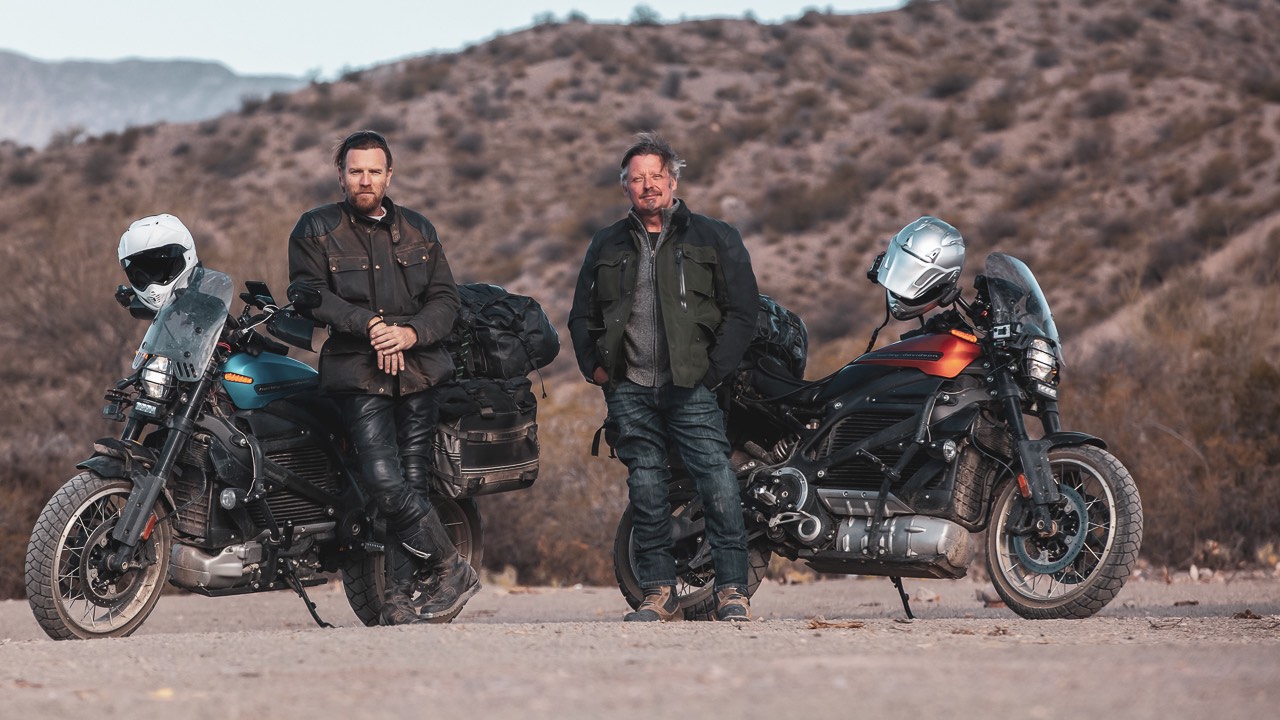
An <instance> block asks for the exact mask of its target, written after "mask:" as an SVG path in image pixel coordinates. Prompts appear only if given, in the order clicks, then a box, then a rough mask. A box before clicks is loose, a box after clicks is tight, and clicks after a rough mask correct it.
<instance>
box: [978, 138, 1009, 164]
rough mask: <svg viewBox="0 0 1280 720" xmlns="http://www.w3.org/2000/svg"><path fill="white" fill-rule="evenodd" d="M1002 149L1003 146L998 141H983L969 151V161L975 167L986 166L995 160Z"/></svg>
mask: <svg viewBox="0 0 1280 720" xmlns="http://www.w3.org/2000/svg"><path fill="white" fill-rule="evenodd" d="M1003 151H1004V146H1003V145H1001V144H1000V143H999V142H989V143H983V144H982V145H979V146H978V147H976V148H974V149H973V152H971V153H969V162H971V163H973V164H974V165H975V166H977V167H986V166H988V165H990V164H991V163H993V162H995V161H996V160H997V159H998V158H999V157H1000V153H1001V152H1003Z"/></svg>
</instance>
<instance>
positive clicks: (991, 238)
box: [978, 212, 1019, 245]
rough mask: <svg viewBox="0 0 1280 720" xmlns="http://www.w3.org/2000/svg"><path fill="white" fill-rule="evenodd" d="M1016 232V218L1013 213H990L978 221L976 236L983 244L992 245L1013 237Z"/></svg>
mask: <svg viewBox="0 0 1280 720" xmlns="http://www.w3.org/2000/svg"><path fill="white" fill-rule="evenodd" d="M1018 232H1019V223H1018V218H1017V217H1016V216H1015V215H1013V213H1007V212H996V213H992V214H990V215H987V216H986V217H984V218H982V221H981V222H979V223H978V237H979V238H980V239H981V241H982V243H983V244H984V245H994V244H995V243H998V242H1000V241H1001V240H1006V239H1008V238H1015V237H1017V236H1018Z"/></svg>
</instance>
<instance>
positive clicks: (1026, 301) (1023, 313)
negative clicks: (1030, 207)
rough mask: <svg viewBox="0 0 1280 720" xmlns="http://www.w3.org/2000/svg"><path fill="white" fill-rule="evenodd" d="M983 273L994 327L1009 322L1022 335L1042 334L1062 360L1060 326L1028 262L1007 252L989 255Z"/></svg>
mask: <svg viewBox="0 0 1280 720" xmlns="http://www.w3.org/2000/svg"><path fill="white" fill-rule="evenodd" d="M983 274H984V275H985V276H986V278H987V294H988V295H989V296H990V300H991V316H992V321H991V325H992V327H998V326H1002V325H1008V326H1010V327H1011V328H1012V330H1013V332H1015V333H1017V334H1019V335H1027V336H1032V337H1042V338H1045V339H1046V340H1049V341H1050V342H1051V343H1052V344H1053V350H1054V353H1055V354H1057V356H1058V362H1059V364H1061V363H1062V343H1061V341H1060V340H1059V339H1058V326H1057V325H1056V324H1054V322H1053V313H1051V312H1050V311H1049V301H1048V300H1047V299H1045V296H1044V291H1042V290H1041V289H1040V283H1038V282H1036V277H1035V275H1033V274H1031V268H1029V267H1027V265H1026V263H1024V262H1022V261H1021V260H1019V259H1018V258H1015V257H1013V256H1011V255H1005V254H1004V253H991V254H990V255H988V256H987V263H986V267H985V269H984V271H983Z"/></svg>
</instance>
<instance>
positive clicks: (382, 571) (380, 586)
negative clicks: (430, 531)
mask: <svg viewBox="0 0 1280 720" xmlns="http://www.w3.org/2000/svg"><path fill="white" fill-rule="evenodd" d="M431 504H432V506H433V507H435V509H436V512H438V513H440V521H441V522H442V523H444V527H445V529H446V530H448V531H449V536H450V537H451V538H452V539H453V544H454V546H455V547H457V548H458V553H459V554H461V555H462V557H463V558H464V559H465V560H466V561H467V562H468V563H470V564H471V567H473V568H475V569H476V571H477V572H478V571H479V570H480V563H481V561H482V560H483V555H484V536H483V530H482V528H481V524H480V511H479V509H477V508H476V501H475V500H472V499H470V498H467V499H463V500H451V499H448V498H441V497H432V498H431ZM388 542H390V541H388ZM393 552H394V550H393ZM398 556H399V557H400V558H403V557H404V554H403V553H399V554H398ZM402 561H404V560H402ZM387 569H388V568H387V553H361V554H360V555H358V556H356V557H354V558H352V559H351V560H349V561H348V562H347V563H345V564H344V565H343V566H342V586H343V589H345V590H346V593H347V602H348V603H350V605H351V609H352V610H353V611H354V612H355V614H356V617H358V618H360V622H362V623H364V624H365V625H367V626H369V627H373V626H375V625H377V624H378V619H379V617H380V616H381V614H382V598H383V594H384V593H385V592H386V589H387V585H388V582H389V580H388V578H389V573H388V572H387ZM456 614H457V613H455V614H454V615H455V616H456ZM452 620H453V616H450V617H449V618H436V619H435V620H433V622H449V621H452Z"/></svg>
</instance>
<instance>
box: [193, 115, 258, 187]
mask: <svg viewBox="0 0 1280 720" xmlns="http://www.w3.org/2000/svg"><path fill="white" fill-rule="evenodd" d="M266 138H267V131H266V129H265V128H262V127H257V126H255V127H253V128H251V129H250V130H249V131H248V132H246V133H244V134H243V136H242V137H241V138H239V139H238V140H237V139H234V138H222V139H218V140H214V141H213V142H211V143H209V144H208V145H206V146H205V147H204V149H203V151H202V152H201V153H200V165H201V167H202V168H204V170H205V171H206V172H208V173H210V174H211V175H215V176H217V177H220V178H227V179H230V178H236V177H240V176H241V175H243V174H245V173H247V172H249V171H250V170H252V169H253V167H254V166H255V165H257V162H258V151H259V150H261V149H262V145H263V144H264V142H265V141H266Z"/></svg>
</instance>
